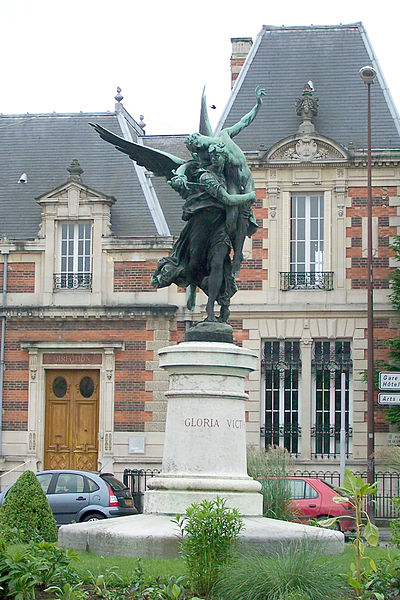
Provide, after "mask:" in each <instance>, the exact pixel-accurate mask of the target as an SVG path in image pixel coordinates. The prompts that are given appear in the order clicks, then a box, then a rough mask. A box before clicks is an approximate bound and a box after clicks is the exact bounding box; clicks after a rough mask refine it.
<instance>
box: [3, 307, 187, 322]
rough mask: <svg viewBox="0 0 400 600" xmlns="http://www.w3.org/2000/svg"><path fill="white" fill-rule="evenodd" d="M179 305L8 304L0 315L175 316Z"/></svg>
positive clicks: (28, 316) (64, 316)
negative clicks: (75, 305)
mask: <svg viewBox="0 0 400 600" xmlns="http://www.w3.org/2000/svg"><path fill="white" fill-rule="evenodd" d="M177 310H178V307H177V306H176V305H170V304H143V305H135V306H110V307H106V306H101V307H98V308H96V307H92V306H88V307H86V306H77V307H74V306H43V307H41V306H6V307H1V308H0V315H1V316H6V317H7V318H18V319H38V318H39V319H137V318H138V317H139V318H143V317H149V316H155V315H156V316H160V315H161V316H164V317H173V316H175V314H176V312H177Z"/></svg>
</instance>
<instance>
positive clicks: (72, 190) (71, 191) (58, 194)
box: [36, 181, 115, 205]
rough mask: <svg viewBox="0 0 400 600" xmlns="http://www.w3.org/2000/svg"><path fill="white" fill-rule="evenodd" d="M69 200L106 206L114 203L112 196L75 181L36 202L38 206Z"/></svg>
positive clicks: (37, 199) (40, 197)
mask: <svg viewBox="0 0 400 600" xmlns="http://www.w3.org/2000/svg"><path fill="white" fill-rule="evenodd" d="M71 198H73V199H74V200H75V201H78V202H103V203H105V204H108V205H111V204H114V202H115V198H113V197H112V196H106V195H104V194H101V193H100V192H97V191H96V190H93V189H92V188H89V187H87V186H86V185H83V184H81V183H79V182H77V181H68V182H67V183H65V184H64V185H62V186H60V187H58V188H56V189H54V190H52V191H50V192H48V193H46V194H43V196H39V198H36V201H37V202H38V203H39V204H58V203H63V202H71Z"/></svg>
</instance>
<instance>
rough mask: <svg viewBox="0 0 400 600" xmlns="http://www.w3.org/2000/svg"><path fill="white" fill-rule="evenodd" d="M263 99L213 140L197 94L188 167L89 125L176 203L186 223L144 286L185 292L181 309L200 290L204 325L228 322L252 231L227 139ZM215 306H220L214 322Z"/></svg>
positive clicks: (239, 157) (247, 175)
mask: <svg viewBox="0 0 400 600" xmlns="http://www.w3.org/2000/svg"><path fill="white" fill-rule="evenodd" d="M263 95H265V91H264V90H263V89H261V88H259V87H258V88H257V89H256V100H257V102H256V104H255V106H254V107H253V108H252V109H251V111H250V112H249V113H247V114H246V115H245V116H244V117H242V118H241V119H240V121H239V122H238V123H236V124H235V125H233V126H232V127H227V128H225V129H222V130H221V131H220V132H219V133H218V134H217V135H216V136H214V135H213V134H212V130H211V126H210V122H209V118H208V114H207V107H206V99H205V95H204V92H203V97H202V108H201V116H200V127H199V133H193V134H191V135H189V137H188V138H187V139H186V141H185V144H186V146H187V148H188V149H189V151H190V153H191V155H192V159H191V160H189V161H184V160H182V159H181V158H178V157H176V156H174V155H172V154H169V153H167V152H162V151H161V150H155V149H154V148H149V147H146V146H142V145H141V144H135V143H133V142H129V141H127V140H125V139H123V138H120V137H119V136H117V135H115V134H114V133H112V132H111V131H108V130H107V129H104V128H103V127H101V126H100V125H93V124H92V123H91V125H92V126H93V127H94V128H95V130H96V131H97V132H98V133H99V135H100V136H101V137H102V138H103V139H104V140H105V141H107V142H109V143H110V144H113V145H114V146H115V147H116V148H117V150H120V151H121V152H124V153H125V154H128V156H129V157H130V158H131V159H132V160H134V161H135V162H137V163H138V164H139V165H141V166H143V167H146V169H148V170H149V171H152V172H153V173H154V174H155V175H157V176H162V177H165V178H166V179H167V181H168V183H169V184H170V185H171V186H172V187H173V188H174V189H175V190H176V191H177V192H178V193H179V194H180V196H181V197H182V198H183V199H184V201H185V202H184V205H183V214H182V219H183V220H184V221H186V224H185V226H184V227H183V229H182V231H181V233H180V235H179V237H178V239H177V240H176V242H175V244H174V246H173V249H172V253H171V255H170V256H165V257H163V258H161V259H160V260H159V261H158V265H157V269H156V271H155V273H154V275H153V276H152V278H151V283H152V285H153V286H154V287H155V288H160V287H166V286H169V285H171V283H175V284H176V285H178V286H180V287H183V288H187V287H189V288H190V293H189V294H188V300H187V306H188V308H189V309H191V308H193V307H194V304H195V298H196V288H197V287H198V288H200V289H202V290H203V291H204V292H205V293H206V294H207V296H208V302H207V306H206V312H207V318H206V321H216V320H219V321H222V322H225V323H226V322H227V321H228V318H229V314H230V313H229V305H230V299H231V297H232V296H233V294H234V293H235V292H236V291H237V286H236V281H235V275H236V274H238V272H239V270H240V263H241V262H242V260H243V256H242V248H243V243H244V240H245V237H246V236H249V237H250V236H251V235H253V233H254V232H255V231H256V230H257V223H256V221H255V218H254V215H253V212H252V208H251V205H252V203H253V202H254V201H255V192H254V182H253V178H252V175H251V172H250V169H249V167H248V165H247V162H246V158H245V156H244V154H243V152H242V151H241V149H240V148H239V146H238V145H237V144H236V143H235V142H234V141H233V139H232V138H233V137H234V136H236V135H237V134H238V133H240V132H241V131H242V130H243V129H244V128H245V127H247V126H248V125H250V123H252V121H253V120H254V119H255V117H256V115H257V113H258V110H259V108H260V106H261V104H262V96H263ZM232 250H233V258H232V259H231V254H232V252H231V251H232ZM215 302H217V303H218V304H219V305H220V307H221V308H220V314H219V317H218V318H217V317H216V315H215V308H214V306H215Z"/></svg>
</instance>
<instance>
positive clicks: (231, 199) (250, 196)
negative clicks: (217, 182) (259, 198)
mask: <svg viewBox="0 0 400 600" xmlns="http://www.w3.org/2000/svg"><path fill="white" fill-rule="evenodd" d="M218 199H219V200H221V201H222V202H223V203H224V204H226V205H227V206H237V205H238V204H244V203H245V202H254V201H255V199H256V193H255V192H254V191H253V192H247V193H246V194H228V192H227V191H226V189H225V188H224V187H223V186H220V188H219V190H218Z"/></svg>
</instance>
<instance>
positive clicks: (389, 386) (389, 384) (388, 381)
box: [379, 371, 400, 392]
mask: <svg viewBox="0 0 400 600" xmlns="http://www.w3.org/2000/svg"><path fill="white" fill-rule="evenodd" d="M379 389H380V390H382V391H390V390H393V391H399V392H400V373H397V372H395V371H393V372H390V371H388V372H385V371H381V372H380V373H379Z"/></svg>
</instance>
